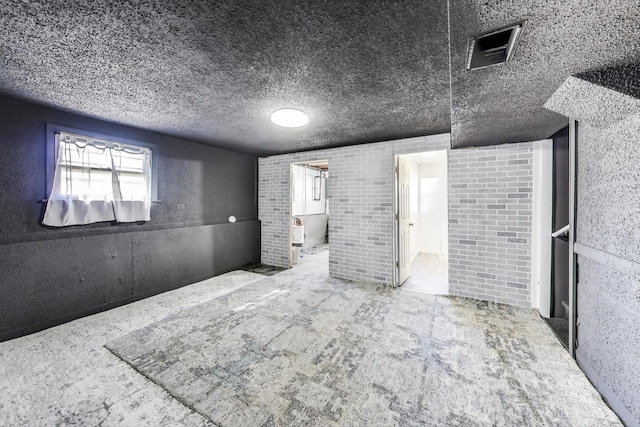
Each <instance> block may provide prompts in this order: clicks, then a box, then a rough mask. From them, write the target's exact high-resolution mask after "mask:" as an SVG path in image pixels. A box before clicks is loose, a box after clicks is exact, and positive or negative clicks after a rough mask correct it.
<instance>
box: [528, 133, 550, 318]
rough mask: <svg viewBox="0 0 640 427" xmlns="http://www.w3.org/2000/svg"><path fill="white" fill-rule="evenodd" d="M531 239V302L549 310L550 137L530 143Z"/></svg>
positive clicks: (545, 313) (544, 311)
mask: <svg viewBox="0 0 640 427" xmlns="http://www.w3.org/2000/svg"><path fill="white" fill-rule="evenodd" d="M533 168H534V175H533V230H532V235H533V242H532V246H533V248H532V252H533V253H532V273H533V274H532V277H531V306H532V307H533V308H536V309H538V311H539V312H540V315H541V316H542V317H545V318H549V316H550V314H551V243H552V242H551V233H552V232H553V230H552V229H551V227H552V225H551V218H552V204H553V173H552V170H553V140H551V139H545V140H543V141H537V142H535V143H534V146H533Z"/></svg>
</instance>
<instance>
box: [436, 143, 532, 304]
mask: <svg viewBox="0 0 640 427" xmlns="http://www.w3.org/2000/svg"><path fill="white" fill-rule="evenodd" d="M448 162H449V173H448V177H449V179H448V182H449V291H450V293H451V294H452V295H459V296H465V297H470V298H476V299H481V300H487V301H495V302H500V303H505V304H511V305H519V306H524V307H530V306H531V275H532V272H531V268H532V244H531V243H532V242H531V239H532V228H533V143H531V142H527V143H516V144H504V145H494V146H490V147H476V148H463V149H457V150H451V151H450V152H449V160H448Z"/></svg>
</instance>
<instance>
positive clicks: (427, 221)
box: [396, 150, 449, 295]
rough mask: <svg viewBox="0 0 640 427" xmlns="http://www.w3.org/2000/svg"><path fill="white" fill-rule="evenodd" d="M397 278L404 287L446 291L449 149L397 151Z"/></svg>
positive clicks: (426, 290) (406, 288)
mask: <svg viewBox="0 0 640 427" xmlns="http://www.w3.org/2000/svg"><path fill="white" fill-rule="evenodd" d="M396 181H397V202H396V216H397V226H396V229H397V250H396V266H397V269H396V270H397V273H396V280H397V284H398V285H399V286H402V289H405V290H412V291H417V292H423V293H430V294H444V295H446V294H448V293H449V279H448V253H449V236H448V206H447V204H448V198H447V151H446V150H440V151H429V152H424V153H414V154H405V155H398V156H396Z"/></svg>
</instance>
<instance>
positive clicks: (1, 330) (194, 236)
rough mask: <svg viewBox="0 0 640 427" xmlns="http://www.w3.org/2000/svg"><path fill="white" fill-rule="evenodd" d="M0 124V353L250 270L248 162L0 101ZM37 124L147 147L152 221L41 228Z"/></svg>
mask: <svg viewBox="0 0 640 427" xmlns="http://www.w3.org/2000/svg"><path fill="white" fill-rule="evenodd" d="M0 117H1V119H0V120H1V121H0V152H1V153H2V155H0V180H1V181H2V182H3V187H2V191H1V192H0V209H1V210H2V212H3V215H2V216H1V217H0V274H1V275H0V292H2V298H0V341H4V340H7V339H11V338H14V337H17V336H21V335H25V334H28V333H32V332H35V331H37V330H41V329H45V328H47V327H50V326H53V325H56V324H60V323H63V322H66V321H69V320H72V319H75V318H78V317H82V316H85V315H88V314H93V313H95V312H98V311H102V310H105V309H109V308H112V307H115V306H118V305H122V304H126V303H128V302H131V301H135V300H138V299H141V298H145V297H147V296H150V295H154V294H157V293H160V292H164V291H167V290H170V289H175V288H178V287H180V286H184V285H187V284H190V283H193V282H196V281H199V280H202V279H206V278H208V277H211V276H214V275H217V274H221V273H223V272H226V271H230V270H233V269H235V268H238V267H240V266H242V265H244V264H246V263H249V262H257V261H259V259H260V223H259V221H258V220H257V191H256V188H257V158H256V157H254V156H249V155H246V154H239V153H234V152H230V151H226V150H221V149H217V148H213V147H209V146H205V145H202V144H196V143H193V142H190V141H186V140H181V139H176V138H172V137H168V136H165V135H160V134H156V133H152V132H147V131H143V130H140V129H135V128H130V127H126V126H120V125H117V124H113V123H108V122H104V121H100V120H96V119H91V118H86V117H82V116H79V115H76V114H71V113H67V112H63V111H59V110H55V109H52V108H47V107H42V106H39V105H34V104H30V103H26V102H22V101H17V100H14V99H10V98H4V97H0ZM46 123H55V124H59V125H63V126H68V127H72V128H76V129H81V130H87V131H92V132H99V133H102V134H105V135H109V136H113V137H120V138H127V139H130V140H136V141H141V142H146V143H150V144H155V145H156V149H155V150H154V162H157V165H158V198H159V199H160V200H161V202H160V203H155V204H153V206H152V210H151V221H149V222H147V223H139V224H118V225H116V224H110V223H99V224H92V225H88V226H75V227H65V228H60V229H55V228H46V227H43V226H41V225H40V224H39V222H40V219H41V216H42V209H43V205H42V203H40V202H39V201H40V200H42V199H43V198H45V197H47V195H48V194H47V190H46V189H45V187H46V185H45V182H46V175H45V158H46V157H45V141H46V138H45V127H46ZM178 205H180V206H182V205H184V208H183V209H179V208H178ZM230 215H234V216H235V217H236V218H237V222H236V223H235V224H230V223H228V222H227V218H228V217H229V216H230Z"/></svg>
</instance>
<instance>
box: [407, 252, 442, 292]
mask: <svg viewBox="0 0 640 427" xmlns="http://www.w3.org/2000/svg"><path fill="white" fill-rule="evenodd" d="M447 268H448V263H447V260H445V259H442V258H440V257H439V256H438V255H435V254H425V253H422V252H420V253H418V255H417V256H416V257H415V258H414V260H413V261H412V262H411V276H409V278H408V279H407V280H406V281H405V282H404V283H403V284H402V287H401V289H404V290H408V291H416V292H422V293H426V294H433V295H448V294H449V279H448V271H447Z"/></svg>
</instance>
